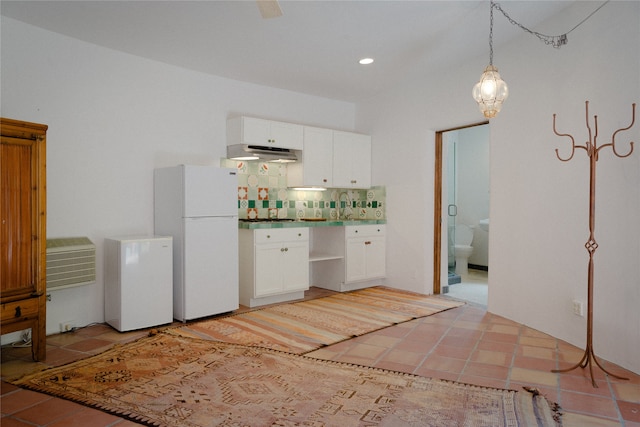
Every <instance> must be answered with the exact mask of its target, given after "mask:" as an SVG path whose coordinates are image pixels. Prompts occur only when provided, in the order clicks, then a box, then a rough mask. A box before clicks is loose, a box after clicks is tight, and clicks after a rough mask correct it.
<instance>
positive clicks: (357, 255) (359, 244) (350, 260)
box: [345, 237, 367, 283]
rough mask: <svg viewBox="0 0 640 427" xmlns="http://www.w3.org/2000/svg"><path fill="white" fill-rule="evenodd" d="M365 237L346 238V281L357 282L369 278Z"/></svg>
mask: <svg viewBox="0 0 640 427" xmlns="http://www.w3.org/2000/svg"><path fill="white" fill-rule="evenodd" d="M364 242H365V238H362V237H353V238H349V239H347V240H346V262H345V267H346V272H345V282H346V283H349V282H357V281H359V280H364V279H366V278H367V271H366V265H367V261H366V259H367V254H366V249H365V244H364Z"/></svg>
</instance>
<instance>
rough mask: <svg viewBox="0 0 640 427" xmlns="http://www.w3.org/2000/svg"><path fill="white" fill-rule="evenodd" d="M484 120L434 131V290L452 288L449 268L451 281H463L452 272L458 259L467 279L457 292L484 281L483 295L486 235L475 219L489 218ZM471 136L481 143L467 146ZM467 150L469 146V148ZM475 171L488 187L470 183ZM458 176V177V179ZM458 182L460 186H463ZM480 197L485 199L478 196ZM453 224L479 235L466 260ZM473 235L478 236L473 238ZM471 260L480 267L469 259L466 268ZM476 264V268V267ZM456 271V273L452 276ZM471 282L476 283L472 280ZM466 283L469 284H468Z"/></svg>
mask: <svg viewBox="0 0 640 427" xmlns="http://www.w3.org/2000/svg"><path fill="white" fill-rule="evenodd" d="M488 124H489V122H488V121H484V122H480V123H474V124H471V125H467V126H460V127H456V128H451V129H444V130H440V131H437V132H436V135H435V168H434V169H435V180H434V182H435V184H434V248H433V253H434V264H433V271H434V278H433V279H434V294H440V293H446V292H447V291H448V289H452V288H449V283H452V282H451V280H452V279H451V278H450V273H451V275H452V276H453V283H461V282H462V280H461V279H462V277H460V275H459V274H456V264H458V270H459V272H460V270H464V280H465V281H464V282H463V283H464V284H465V286H459V287H458V288H457V289H456V293H458V291H460V290H462V289H463V288H465V289H469V290H470V291H471V289H472V288H474V287H475V286H474V285H475V284H477V283H480V284H482V283H484V284H485V291H484V293H485V296H484V299H485V300H486V282H487V272H486V271H482V270H483V269H484V270H488V255H487V253H486V252H487V244H486V240H487V237H488V236H487V235H486V234H485V233H483V232H479V230H478V231H476V230H475V228H476V227H477V226H478V223H479V219H483V220H484V219H487V218H488V203H489V202H488V199H489V195H488V166H489V165H488V139H489V136H488V129H489V128H488V126H487V125H488ZM473 138H477V139H478V140H479V141H480V142H479V144H475V143H474V142H472V143H471V145H470V143H469V141H470V140H472V139H473ZM482 139H486V141H482ZM483 143H484V144H486V148H482V147H481V146H480V144H483ZM469 147H471V148H469ZM469 149H471V151H467V150H469ZM482 149H486V151H487V152H486V156H485V155H482V153H480V154H481V155H478V153H477V152H476V153H474V152H473V151H474V150H482ZM457 156H460V158H457ZM478 160H480V161H478ZM461 168H462V171H461V170H460V169H461ZM479 173H480V174H484V173H486V189H484V190H483V189H482V188H481V187H480V189H478V187H477V185H478V184H476V183H475V182H474V181H476V180H477V179H476V178H477V174H479ZM460 176H462V179H459V177H460ZM469 183H471V184H469ZM461 185H462V186H464V187H462V188H461ZM465 187H466V188H465ZM460 197H463V198H464V200H462V201H461V199H460ZM483 198H484V200H482V199H483ZM483 215H486V218H479V216H483ZM483 223H484V221H483ZM457 224H462V225H461V226H460V227H461V228H466V230H462V231H464V232H465V233H462V235H461V237H463V236H464V234H467V235H468V234H469V232H471V233H472V235H473V236H474V237H473V238H474V239H477V240H478V241H477V242H476V243H478V247H479V251H478V252H476V253H475V254H474V255H472V256H470V257H469V258H468V260H467V261H465V262H464V263H463V262H461V261H460V260H459V259H458V260H456V254H455V246H456V225H457ZM483 228H484V227H483ZM487 229H488V226H487ZM476 235H478V236H479V237H478V238H476ZM483 239H484V240H485V241H484V242H483V241H482V240H483ZM459 240H463V239H459ZM460 244H462V242H460ZM472 246H473V245H472ZM483 252H484V253H483ZM458 258H460V257H458ZM462 259H464V256H463V257H462ZM469 260H470V261H472V262H473V261H476V262H478V263H480V264H484V266H482V265H474V264H471V265H472V267H473V268H472V269H469V270H468V271H467V269H466V265H467V262H468V261H469ZM462 264H464V265H465V268H464V269H462V268H461V267H462ZM483 267H484V268H483ZM477 268H479V269H480V271H477ZM456 276H458V277H457V278H456ZM472 283H473V284H474V285H471V284H472ZM467 284H469V286H466V285H467ZM474 292H476V290H474V291H473V292H472V293H470V294H469V295H468V297H469V300H471V301H473V302H478V301H477V295H474ZM481 293H482V290H481ZM452 296H453V295H452ZM463 299H464V298H463ZM480 301H482V296H480ZM485 304H486V303H485Z"/></svg>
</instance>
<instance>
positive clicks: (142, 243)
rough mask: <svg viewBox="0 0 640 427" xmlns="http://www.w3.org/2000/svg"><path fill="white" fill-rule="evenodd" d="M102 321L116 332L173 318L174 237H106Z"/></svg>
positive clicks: (149, 325)
mask: <svg viewBox="0 0 640 427" xmlns="http://www.w3.org/2000/svg"><path fill="white" fill-rule="evenodd" d="M104 248H105V281H104V297H105V298H104V301H105V307H104V308H105V320H106V322H107V323H108V324H110V325H111V326H113V327H114V328H116V329H117V330H119V331H121V332H122V331H131V330H134V329H141V328H148V327H152V326H158V325H162V324H166V323H171V322H172V321H173V238H172V237H163V236H152V237H149V236H146V237H127V236H125V237H112V238H108V239H105V244H104Z"/></svg>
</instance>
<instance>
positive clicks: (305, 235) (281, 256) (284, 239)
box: [239, 227, 309, 307]
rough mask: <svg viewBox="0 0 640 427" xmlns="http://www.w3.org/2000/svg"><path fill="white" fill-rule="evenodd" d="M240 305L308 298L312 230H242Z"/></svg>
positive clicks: (240, 240) (259, 304)
mask: <svg viewBox="0 0 640 427" xmlns="http://www.w3.org/2000/svg"><path fill="white" fill-rule="evenodd" d="M239 233H240V239H239V251H240V254H239V255H240V257H239V258H240V304H242V305H245V306H247V307H257V306H261V305H265V304H272V303H275V302H283V301H289V300H293V299H300V298H303V297H304V291H305V290H307V289H309V229H308V228H302V227H301V228H285V229H273V228H272V229H257V230H246V229H241V230H239Z"/></svg>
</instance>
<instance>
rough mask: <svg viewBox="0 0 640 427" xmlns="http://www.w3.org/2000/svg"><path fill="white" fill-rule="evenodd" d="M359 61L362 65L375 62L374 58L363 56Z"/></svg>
mask: <svg viewBox="0 0 640 427" xmlns="http://www.w3.org/2000/svg"><path fill="white" fill-rule="evenodd" d="M358 63H360V64H361V65H369V64H373V58H362V59H361V60H360V61H358Z"/></svg>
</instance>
